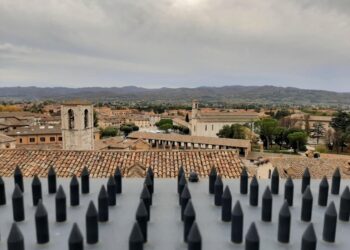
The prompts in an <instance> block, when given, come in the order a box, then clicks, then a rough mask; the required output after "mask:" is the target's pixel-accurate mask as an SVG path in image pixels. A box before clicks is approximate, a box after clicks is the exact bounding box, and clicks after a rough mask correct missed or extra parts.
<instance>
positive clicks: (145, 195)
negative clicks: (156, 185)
mask: <svg viewBox="0 0 350 250" xmlns="http://www.w3.org/2000/svg"><path fill="white" fill-rule="evenodd" d="M140 199H141V200H143V202H144V203H145V206H146V209H147V214H148V221H149V220H150V218H151V214H150V213H151V209H150V207H151V194H150V193H149V191H148V188H147V187H146V186H143V189H142V192H141V195H140Z"/></svg>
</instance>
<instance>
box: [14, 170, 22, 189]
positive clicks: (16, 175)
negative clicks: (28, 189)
mask: <svg viewBox="0 0 350 250" xmlns="http://www.w3.org/2000/svg"><path fill="white" fill-rule="evenodd" d="M13 178H14V180H15V185H16V184H17V185H18V187H19V188H20V189H21V191H22V192H24V187H23V175H22V171H21V169H20V168H19V166H18V165H17V166H16V169H15V171H14V173H13Z"/></svg>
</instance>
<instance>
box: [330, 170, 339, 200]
mask: <svg viewBox="0 0 350 250" xmlns="http://www.w3.org/2000/svg"><path fill="white" fill-rule="evenodd" d="M340 181H341V174H340V170H339V168H336V169H335V171H334V173H333V176H332V188H331V193H332V194H339V189H340Z"/></svg>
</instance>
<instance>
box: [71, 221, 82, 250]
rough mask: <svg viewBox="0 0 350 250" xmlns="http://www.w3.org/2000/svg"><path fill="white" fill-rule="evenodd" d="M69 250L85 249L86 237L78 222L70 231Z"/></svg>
mask: <svg viewBox="0 0 350 250" xmlns="http://www.w3.org/2000/svg"><path fill="white" fill-rule="evenodd" d="M68 249H69V250H83V249H84V238H83V235H82V234H81V232H80V229H79V227H78V224H77V223H74V224H73V228H72V231H71V232H70V235H69V239H68Z"/></svg>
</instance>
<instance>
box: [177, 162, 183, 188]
mask: <svg viewBox="0 0 350 250" xmlns="http://www.w3.org/2000/svg"><path fill="white" fill-rule="evenodd" d="M183 174H185V170H184V168H183V167H182V166H181V167H180V168H179V171H178V172H177V184H179V182H180V180H181V176H182V175H183Z"/></svg>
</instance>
